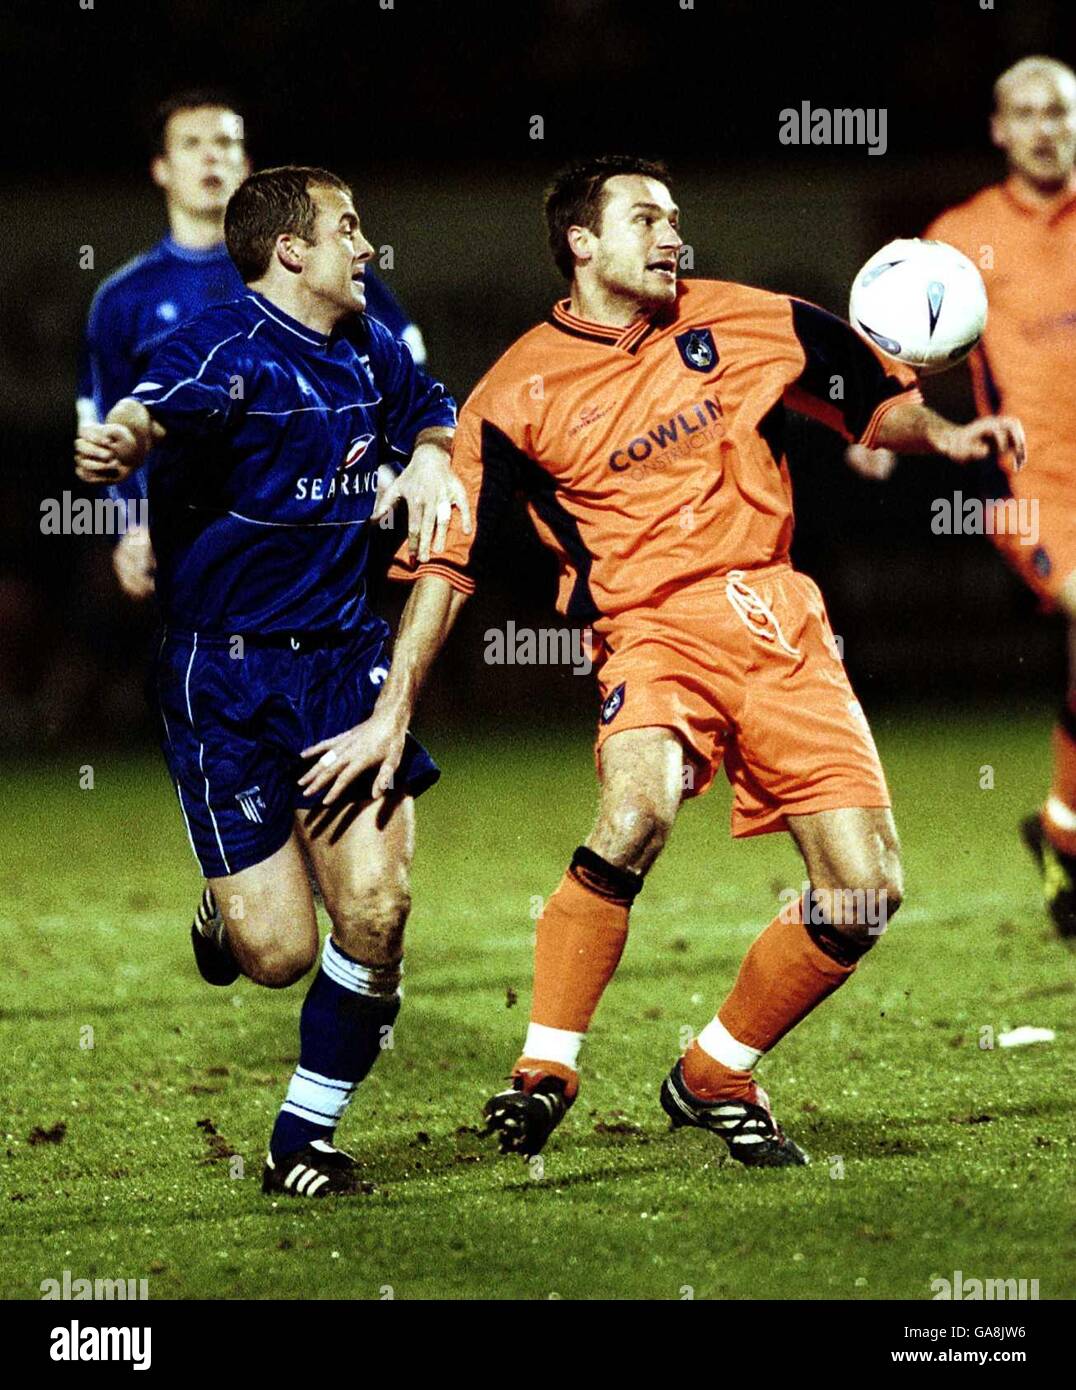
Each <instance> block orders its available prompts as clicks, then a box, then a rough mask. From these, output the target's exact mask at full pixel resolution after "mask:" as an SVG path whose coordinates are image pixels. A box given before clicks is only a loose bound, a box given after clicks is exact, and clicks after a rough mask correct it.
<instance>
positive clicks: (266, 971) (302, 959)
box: [243, 938, 318, 989]
mask: <svg viewBox="0 0 1076 1390" xmlns="http://www.w3.org/2000/svg"><path fill="white" fill-rule="evenodd" d="M317 954H318V943H317V940H316V938H315V939H313V940H309V941H287V940H268V941H265V942H262V943H261V944H260V945H258V946H257V947H256V948H255V949H254V950H253V951H251V950H249V949H248V950H247V951H245V952H244V960H243V973H244V974H245V975H247V977H248V978H249V979H251V980H253V982H254V983H255V984H256V985H265V986H266V988H267V989H287V987H288V986H289V985H293V984H295V982H296V981H297V980H301V979H302V978H303V976H304V975H305V974H306V973H307V971H309V969H310V968H311V966H312V965H313V964H314V961H315V960H316V959H317Z"/></svg>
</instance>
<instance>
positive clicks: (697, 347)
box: [676, 328, 718, 372]
mask: <svg viewBox="0 0 1076 1390" xmlns="http://www.w3.org/2000/svg"><path fill="white" fill-rule="evenodd" d="M676 346H677V347H678V348H679V349H680V356H681V357H682V358H683V360H684V366H685V367H690V368H691V370H692V371H693V372H708V371H709V370H710V368H711V367H713V366H716V365H717V360H718V352H717V348H716V347H715V346H714V335H713V334H712V333H711V332H710V330H709V329H708V328H689V329H688V330H687V332H686V333H678V334H677V335H676Z"/></svg>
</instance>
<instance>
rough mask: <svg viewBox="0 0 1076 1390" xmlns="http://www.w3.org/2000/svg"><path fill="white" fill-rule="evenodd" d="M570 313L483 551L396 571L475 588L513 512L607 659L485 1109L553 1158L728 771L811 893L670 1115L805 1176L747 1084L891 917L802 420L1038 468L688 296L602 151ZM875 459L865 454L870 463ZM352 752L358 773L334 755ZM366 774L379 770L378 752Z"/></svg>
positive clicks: (483, 443) (499, 475) (880, 780)
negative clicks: (670, 879)
mask: <svg viewBox="0 0 1076 1390" xmlns="http://www.w3.org/2000/svg"><path fill="white" fill-rule="evenodd" d="M546 214H547V219H548V223H549V232H550V242H551V246H552V249H553V252H554V256H555V258H556V260H557V263H558V265H559V266H560V268H561V270H562V271H563V273H564V274H565V276H566V277H567V278H568V279H569V281H570V284H571V292H570V296H569V298H568V299H566V300H564V301H562V302H561V303H559V304H558V305H556V306H555V308H554V310H553V313H552V316H551V318H550V320H549V321H548V322H546V323H543V324H540V325H539V326H538V327H536V328H534V329H532V330H531V331H530V332H529V333H527V334H525V335H524V336H523V337H522V338H521V339H519V340H518V341H517V342H516V343H515V344H514V345H513V346H512V347H511V348H510V349H509V350H508V352H507V353H505V355H504V356H503V357H502V358H501V359H500V360H499V361H498V363H497V364H496V365H495V366H494V367H493V368H492V370H491V371H490V372H489V373H488V374H487V376H486V377H485V378H484V379H483V380H482V381H481V382H480V383H479V385H478V386H477V387H476V389H475V391H474V392H473V393H472V395H471V397H470V399H469V401H468V402H467V405H466V407H465V409H464V411H463V413H462V415H461V418H460V424H459V430H458V433H457V436H456V441H455V446H454V450H453V467H454V468H455V469H456V471H457V472H458V473H459V474H460V476H461V477H462V479H463V481H464V483H465V485H466V487H467V489H468V491H469V493H470V495H471V496H472V498H473V501H474V518H475V521H474V531H473V533H472V535H470V536H467V535H464V534H463V533H462V532H461V531H460V530H459V529H456V530H454V531H453V532H452V533H451V534H450V536H449V540H448V543H447V545H446V547H445V549H444V551H443V553H442V555H441V556H440V557H438V558H437V559H436V560H433V561H431V562H429V563H428V564H424V565H423V564H418V565H416V564H415V563H413V562H411V563H409V562H408V561H407V559H406V557H405V556H403V555H402V554H401V556H400V557H399V559H398V563H397V573H398V574H399V575H401V576H408V575H410V576H413V575H415V574H422V573H436V574H440V575H442V576H443V577H445V578H447V579H448V580H449V582H450V583H451V584H452V585H453V586H454V587H455V588H456V589H457V590H458V591H459V592H461V593H469V592H471V591H472V590H473V588H474V576H475V572H476V569H479V568H480V567H481V563H482V555H483V551H484V549H485V547H486V546H487V544H488V541H489V538H490V535H491V532H492V530H493V528H494V527H495V526H496V524H497V520H498V517H499V516H500V514H501V513H502V511H503V505H504V503H505V501H506V499H507V498H508V497H509V496H510V495H511V493H512V491H513V489H514V488H517V487H518V488H520V489H521V490H522V491H523V493H524V495H525V496H526V499H527V503H528V509H529V511H530V514H531V517H532V519H533V521H534V523H535V525H536V527H537V529H538V532H539V535H540V536H541V537H542V539H543V540H544V541H545V542H546V543H547V544H549V545H550V546H551V547H552V548H553V549H554V550H555V551H556V552H557V554H558V557H559V560H560V571H561V577H560V595H559V604H558V606H559V607H560V608H561V610H562V611H563V612H565V613H566V614H567V615H569V616H570V617H573V618H575V619H577V620H578V621H580V622H582V623H586V624H587V625H589V626H590V627H591V628H592V629H593V631H594V633H595V634H596V637H597V639H598V642H599V645H600V648H601V650H600V653H599V656H600V659H601V663H602V664H601V666H600V669H599V683H600V686H601V693H602V696H603V704H602V711H601V721H600V725H599V733H598V743H597V762H598V776H599V782H600V809H599V813H598V819H597V823H596V825H595V827H594V829H593V831H592V832H591V834H590V836H589V837H588V838H587V841H586V843H585V844H584V845H582V846H580V847H579V849H577V850H576V852H575V855H574V857H573V859H572V862H571V865H570V867H569V869H568V872H567V873H566V875H565V877H564V879H563V880H562V882H561V883H560V885H559V887H558V888H557V890H556V892H555V893H554V894H553V895H552V897H551V898H550V899H549V901H548V902H547V903H546V906H545V910H544V912H543V914H542V917H541V918H540V920H539V922H538V926H537V944H536V952H535V982H534V996H533V1001H532V1010H531V1022H530V1027H529V1029H528V1033H527V1038H526V1042H525V1045H524V1049H523V1055H522V1056H521V1057H520V1058H519V1060H518V1061H517V1062H516V1065H515V1067H514V1069H513V1085H512V1088H511V1089H510V1090H508V1091H504V1092H501V1093H500V1094H498V1095H496V1096H494V1097H493V1099H492V1100H491V1101H490V1102H489V1104H488V1105H487V1107H486V1114H487V1118H488V1121H489V1126H490V1130H491V1131H496V1132H497V1133H498V1134H499V1138H500V1143H501V1147H502V1149H503V1150H504V1151H515V1152H519V1153H521V1154H524V1155H530V1154H534V1153H537V1152H538V1150H539V1149H541V1147H542V1146H543V1144H544V1143H545V1142H546V1140H547V1138H548V1137H549V1135H550V1133H551V1132H552V1130H553V1128H554V1127H555V1126H556V1124H557V1123H559V1121H560V1120H561V1119H562V1118H563V1116H564V1114H565V1112H566V1110H567V1108H568V1106H570V1105H571V1103H572V1101H573V1100H574V1097H575V1095H576V1091H577V1086H578V1076H577V1070H576V1067H577V1059H578V1054H579V1050H580V1045H581V1043H582V1040H583V1037H584V1035H585V1033H586V1031H587V1028H588V1027H589V1024H590V1020H591V1017H592V1015H593V1013H594V1010H595V1008H596V1007H597V1004H598V1001H599V999H600V998H601V995H602V992H603V990H604V989H605V987H606V985H607V984H608V982H609V980H610V979H611V978H612V975H613V973H614V971H615V969H616V966H617V963H618V962H619V959H620V956H621V952H622V951H623V948H624V944H625V940H626V936H627V928H628V915H629V911H630V908H631V904H632V902H633V900H634V898H635V897H636V895H637V894H638V892H639V890H640V889H641V887H642V885H643V880H644V877H645V875H646V873H647V871H648V870H649V868H650V866H651V865H652V864H653V862H654V860H655V859H656V858H657V856H658V854H659V853H660V851H661V849H662V846H663V845H664V843H665V840H666V838H667V836H668V834H669V831H670V830H671V828H672V825H673V822H674V820H675V818H676V814H677V811H678V809H679V806H680V803H681V801H682V799H683V798H684V797H685V796H691V795H698V794H699V793H700V792H702V791H705V790H706V788H707V787H708V786H709V784H710V782H711V781H712V779H713V777H714V775H715V773H716V771H717V769H718V767H720V765H721V763H722V761H724V764H725V770H726V775H727V776H728V778H729V780H730V782H731V783H732V785H733V788H734V791H735V804H734V810H733V833H734V834H735V835H738V836H743V835H753V834H761V833H765V832H768V831H772V830H777V829H787V830H789V831H790V833H791V834H792V836H793V838H794V840H795V842H796V844H797V846H798V847H799V849H800V851H801V853H802V855H803V858H804V862H805V865H806V869H807V876H808V877H809V880H810V884H811V892H810V893H809V894H807V895H805V897H804V898H803V899H802V900H799V901H797V902H795V903H792V904H790V905H786V907H785V909H784V910H783V911H782V912H781V913H780V914H779V915H778V916H777V917H776V918H775V920H774V921H773V922H771V923H770V925H769V926H767V927H766V929H765V930H764V931H763V932H762V934H761V936H760V937H759V938H758V939H757V940H756V941H755V943H754V944H753V945H752V946H751V948H750V950H749V951H748V952H747V955H746V957H745V959H744V962H743V964H742V966H741V969H740V973H739V976H738V978H737V980H736V983H735V985H734V986H733V989H732V992H731V993H730V994H729V996H728V998H727V999H726V1001H725V1003H724V1004H723V1005H722V1007H721V1009H720V1011H719V1013H718V1016H717V1017H716V1018H715V1019H714V1020H713V1021H712V1022H711V1023H709V1024H708V1025H707V1026H706V1027H705V1028H704V1029H703V1031H702V1033H701V1034H700V1036H699V1038H698V1040H697V1041H696V1042H693V1043H692V1045H691V1046H690V1047H689V1048H688V1050H687V1052H686V1054H685V1056H684V1057H683V1058H682V1059H681V1061H679V1062H677V1064H676V1066H675V1067H674V1068H673V1071H672V1073H671V1074H670V1076H669V1077H668V1078H667V1079H666V1081H665V1083H664V1084H663V1087H662V1096H661V1099H662V1104H663V1106H664V1107H665V1109H666V1110H667V1112H668V1113H669V1114H670V1116H671V1117H672V1118H673V1120H674V1122H675V1123H677V1124H690V1125H695V1126H698V1127H701V1128H704V1129H709V1130H712V1131H714V1132H716V1133H718V1134H720V1135H721V1136H722V1137H723V1138H724V1139H725V1140H726V1142H727V1143H728V1145H729V1149H730V1152H731V1153H732V1154H733V1156H734V1157H735V1158H737V1159H739V1160H740V1161H741V1162H743V1163H746V1164H751V1165H766V1166H777V1165H784V1164H791V1163H803V1162H806V1156H805V1155H804V1154H803V1153H802V1151H801V1150H800V1149H799V1148H798V1147H797V1146H796V1144H794V1143H793V1142H792V1141H791V1140H790V1139H788V1138H787V1137H786V1136H785V1135H784V1134H783V1133H782V1132H781V1130H780V1129H779V1127H778V1126H777V1124H776V1123H775V1121H774V1119H773V1117H772V1114H771V1113H770V1109H769V1105H768V1101H767V1098H766V1095H765V1092H763V1091H762V1090H761V1088H760V1087H759V1086H758V1085H757V1084H756V1082H755V1081H754V1079H753V1076H752V1072H753V1069H754V1066H755V1064H756V1063H757V1062H758V1060H759V1059H760V1058H761V1057H762V1056H763V1055H764V1053H765V1052H767V1051H768V1050H769V1049H770V1048H771V1047H772V1046H773V1045H774V1044H775V1043H776V1042H777V1041H778V1040H779V1039H780V1038H781V1037H783V1036H784V1034H785V1033H787V1032H788V1031H789V1029H791V1028H792V1027H794V1026H795V1025H796V1023H798V1022H799V1021H800V1020H801V1019H802V1018H804V1017H805V1016H806V1015H807V1014H808V1013H809V1012H810V1011H811V1010H812V1009H813V1008H814V1007H815V1006H816V1005H817V1004H819V1003H820V1002H821V1001H822V1000H823V999H824V998H826V997H827V996H828V995H829V994H831V993H832V992H833V991H834V990H835V989H837V988H838V987H839V986H840V985H842V984H843V983H844V981H845V980H846V979H847V978H848V976H849V975H850V974H851V973H852V972H853V971H854V970H855V968H856V965H857V963H858V961H859V959H860V958H861V957H862V956H863V955H864V954H865V953H866V951H867V950H868V949H869V948H870V947H871V946H872V945H873V944H874V941H875V940H876V938H877V935H878V934H879V933H880V931H881V930H884V927H885V922H886V920H887V919H888V917H889V916H891V915H892V913H893V912H894V911H895V909H896V907H897V906H898V905H899V902H900V893H901V868H900V856H899V848H898V842H897V834H896V830H895V827H894V823H893V817H892V814H891V812H890V810H889V796H888V791H887V788H886V784H885V778H884V775H883V773H882V769H881V766H880V764H879V761H878V755H877V752H876V750H875V747H874V742H873V740H872V738H871V735H870V731H869V729H868V727H867V724H866V720H865V719H864V717H863V714H862V711H861V709H860V707H859V705H858V702H857V701H856V700H855V697H854V695H853V693H852V689H851V686H850V685H849V683H848V679H847V676H846V675H845V672H844V668H843V665H842V664H841V662H840V660H839V659H838V657H837V655H836V652H835V649H834V642H833V638H832V633H831V631H830V628H829V624H828V620H827V617H826V613H825V608H824V605H823V603H822V599H821V595H820V594H819V592H818V589H817V587H816V586H815V585H814V583H813V582H812V581H811V580H810V579H808V578H807V576H805V575H800V574H797V573H795V572H794V571H793V570H792V568H791V566H790V563H789V558H788V555H789V545H790V542H791V537H792V506H791V502H792V498H791V488H790V485H789V479H788V472H787V466H786V462H785V458H784V452H783V445H782V430H783V421H784V412H785V409H786V408H787V407H791V408H795V409H797V410H806V411H808V412H809V413H811V414H813V415H814V416H816V417H817V418H819V419H821V420H822V421H824V422H825V423H827V424H829V425H830V426H831V427H832V428H834V429H836V430H838V431H839V432H840V433H841V434H842V435H843V436H844V437H845V438H846V439H847V440H849V441H852V440H855V441H856V442H858V443H860V444H861V445H864V446H867V447H868V448H870V447H872V446H875V447H880V448H891V449H899V450H902V451H909V452H935V453H939V454H944V455H946V456H948V457H950V458H953V459H957V460H969V459H974V458H981V457H984V456H986V455H987V454H988V453H989V452H990V451H991V450H992V449H998V450H1004V449H1010V448H1011V449H1012V450H1013V451H1014V453H1015V454H1016V456H1017V457H1018V458H1019V456H1020V455H1021V453H1022V447H1023V440H1022V432H1021V430H1020V426H1019V423H1018V422H1017V421H1015V420H1011V419H1004V418H986V419H980V420H977V421H975V422H974V423H972V424H970V425H966V426H958V425H954V424H952V423H951V422H949V421H947V420H945V419H943V418H942V417H941V416H939V415H936V414H935V413H934V412H932V411H930V410H928V409H927V408H926V407H925V406H924V405H923V404H922V402H921V399H920V397H919V394H918V391H917V390H916V389H915V388H914V375H913V373H911V372H910V371H909V370H908V369H906V368H904V367H901V366H899V365H898V364H894V363H891V362H888V363H887V362H886V361H884V360H883V359H882V358H881V357H880V356H878V355H877V354H876V353H875V352H874V351H873V350H872V349H871V348H870V347H869V346H867V345H866V344H865V343H864V342H863V341H862V339H860V338H859V337H858V336H857V335H856V334H855V333H854V332H853V330H852V329H851V328H849V327H848V325H847V324H845V323H843V322H842V321H841V320H839V319H837V318H835V317H834V316H833V315H831V314H828V313H826V312H825V311H824V310H822V309H819V308H817V307H815V306H814V305H811V304H807V303H805V302H803V301H800V300H792V299H789V298H787V297H784V296H780V295H775V294H769V293H766V292H764V291H761V290H754V289H749V288H747V287H745V286H741V285H733V284H725V283H721V282H716V281H703V280H691V281H687V282H685V283H682V284H680V283H678V276H677V269H678V257H679V252H680V248H681V245H682V242H681V237H680V232H679V212H678V209H677V208H676V206H675V204H674V203H673V201H672V197H671V194H670V192H669V187H668V178H667V175H666V173H665V171H664V169H663V167H662V166H660V165H654V164H650V163H647V162H645V161H640V160H637V159H630V158H626V157H606V158H602V159H596V160H592V161H589V162H587V163H585V164H582V165H579V166H576V167H574V168H573V169H570V170H568V171H566V172H565V173H564V174H563V175H561V177H560V178H559V179H558V180H557V182H556V183H555V185H554V187H553V189H552V190H551V192H550V194H549V196H548V198H547V202H546ZM868 461H869V456H868ZM341 751H342V752H344V753H346V754H347V756H353V755H354V753H353V750H343V749H342V750H341ZM370 755H371V750H369V749H368V750H365V752H364V756H370Z"/></svg>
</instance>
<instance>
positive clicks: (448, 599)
mask: <svg viewBox="0 0 1076 1390" xmlns="http://www.w3.org/2000/svg"><path fill="white" fill-rule="evenodd" d="M465 600H466V595H465V594H463V593H461V592H460V590H458V589H454V588H453V587H452V586H451V585H450V584H449V583H448V582H447V580H444V579H441V578H439V577H438V576H437V575H434V574H424V575H420V576H419V578H418V579H416V580H415V584H414V587H413V588H412V590H411V594H410V597H409V598H408V600H407V604H406V606H405V607H404V611H403V617H402V618H401V619H400V630H399V632H398V633H397V634H396V641H395V643H394V644H393V649H392V666H391V668H390V670H389V674H388V676H387V677H386V679H385V684H384V685H383V686H382V687H381V694H380V695H379V696H378V698H377V704H376V705H375V706H374V711H373V713H372V714H371V715H370V718H369V719H367V720H365V721H364V722H363V723H362V724H356V725H355V727H354V728H353V729H348V730H346V731H345V732H344V733H342V734H336V735H335V736H334V737H333V738H326V739H322V741H321V742H320V743H315V744H313V745H312V746H311V747H310V748H304V749H303V757H304V758H316V759H317V761H316V762H315V763H314V764H313V766H312V767H311V768H310V769H309V771H307V772H306V773H304V775H303V776H302V777H300V778H299V785H300V787H302V788H303V790H304V791H305V792H306V793H307V795H308V796H310V795H315V794H317V793H318V792H321V791H325V796H324V803H325V804H326V805H331V804H332V803H333V802H334V801H335V800H336V799H337V797H338V796H339V795H340V793H341V792H342V791H343V790H344V788H345V787H346V786H348V784H349V783H351V782H353V781H354V780H355V778H356V777H358V776H360V774H362V773H363V772H365V771H366V770H367V769H368V768H371V767H373V768H377V772H376V774H375V776H374V785H373V798H374V800H375V801H376V800H379V799H380V798H381V797H383V796H384V795H385V794H386V792H388V791H390V790H391V789H392V779H393V775H394V774H395V772H396V769H397V767H398V766H399V764H400V758H401V757H402V755H403V749H404V739H405V737H406V735H407V726H408V725H409V724H410V722H411V715H412V713H413V712H414V708H415V702H416V700H417V699H418V694H419V691H420V690H421V689H422V686H423V683H424V682H425V680H426V676H427V675H428V673H429V670H430V667H431V666H432V665H433V663H434V660H435V659H436V657H437V653H438V652H439V651H440V650H441V648H442V646H443V645H444V642H445V638H446V637H447V636H448V634H449V632H450V631H451V629H452V625H453V623H454V622H455V621H456V617H457V615H458V614H459V611H460V609H461V608H462V607H463V604H464V602H465ZM326 789H327V790H326Z"/></svg>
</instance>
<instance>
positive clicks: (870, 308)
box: [848, 237, 986, 372]
mask: <svg viewBox="0 0 1076 1390" xmlns="http://www.w3.org/2000/svg"><path fill="white" fill-rule="evenodd" d="M848 319H849V322H850V323H851V325H852V327H853V328H854V329H855V330H856V331H857V332H858V333H860V334H861V335H862V336H863V337H864V338H866V339H867V340H868V341H869V342H872V343H873V344H874V345H875V347H877V348H879V349H881V351H882V352H884V353H885V354H886V355H887V356H889V357H895V358H897V360H898V361H900V362H906V363H907V364H908V366H909V367H916V368H917V369H918V370H919V371H921V372H940V371H943V370H944V369H945V368H946V367H952V366H954V365H955V364H956V363H957V362H960V361H962V360H963V358H965V357H967V355H968V353H969V352H970V351H971V350H972V348H973V347H974V346H975V344H976V343H977V342H978V341H979V339H980V338H981V337H982V333H983V329H984V328H985V327H986V287H985V286H984V284H983V277H982V276H981V275H980V274H979V272H978V270H976V268H975V266H974V265H972V263H971V261H969V260H968V258H967V256H964V255H962V254H961V253H960V252H959V251H958V250H957V249H956V248H955V247H954V246H949V245H947V243H946V242H944V241H920V240H919V239H918V238H915V237H909V238H907V239H905V240H898V241H891V242H890V243H889V245H888V246H883V247H882V249H881V250H880V251H878V252H876V253H875V254H874V255H873V256H872V257H871V258H870V260H869V261H868V262H867V263H866V265H865V266H864V267H863V269H862V270H861V271H860V272H859V274H858V275H857V276H856V278H855V279H854V280H853V281H852V293H851V296H850V297H849V300H848Z"/></svg>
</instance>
